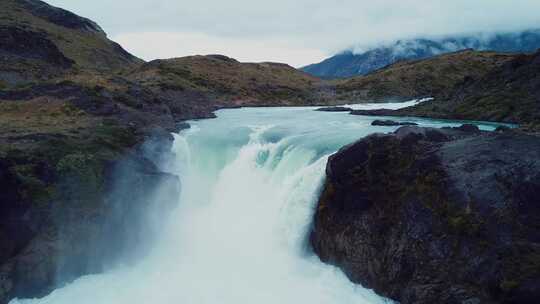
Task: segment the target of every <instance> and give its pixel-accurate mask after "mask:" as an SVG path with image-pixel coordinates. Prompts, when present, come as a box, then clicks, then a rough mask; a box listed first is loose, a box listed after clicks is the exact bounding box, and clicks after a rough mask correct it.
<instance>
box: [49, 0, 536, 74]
mask: <svg viewBox="0 0 540 304" xmlns="http://www.w3.org/2000/svg"><path fill="white" fill-rule="evenodd" d="M49 3H51V4H53V5H56V6H61V7H64V8H67V9H70V10H72V11H75V12H77V13H79V14H81V15H84V16H86V17H89V18H92V19H94V20H96V21H97V22H99V23H100V24H101V25H102V27H103V28H104V29H105V30H106V31H108V32H109V33H110V35H111V36H112V37H113V38H117V39H118V40H120V42H123V43H124V45H125V46H126V47H127V48H128V49H130V50H135V52H136V54H137V52H139V53H140V54H143V53H144V55H140V54H139V55H140V56H143V57H145V58H147V59H150V58H158V57H161V56H162V55H165V54H167V55H168V57H171V56H170V55H169V54H175V56H184V55H190V54H195V53H197V52H201V51H203V50H207V49H214V48H215V49H216V51H212V52H209V53H217V52H219V51H220V50H224V51H229V52H232V54H226V55H230V56H235V53H236V54H238V55H236V56H237V57H238V59H240V60H244V61H245V60H248V61H250V60H257V61H261V60H260V58H263V56H264V58H266V59H263V61H264V60H272V61H276V60H279V61H285V62H288V63H290V64H293V65H295V66H299V65H302V64H304V63H305V62H314V61H317V60H319V59H320V58H319V57H321V56H322V55H321V54H325V55H331V54H333V53H335V52H338V51H340V50H343V49H346V48H350V47H353V46H357V45H361V46H364V45H365V46H367V45H372V44H376V43H380V42H381V41H391V40H394V39H402V38H413V37H419V36H441V35H450V34H458V33H473V32H498V31H505V32H507V31H514V30H522V29H526V28H535V27H540V19H539V18H538V12H539V11H540V1H538V0H512V1H509V0H476V1H470V0H453V1H449V0H446V1H441V0H432V1H427V0H378V1H371V0H370V1H366V0H334V1H326V0H295V1H290V0H273V1H257V0H229V1H222V0H197V1H188V0H129V1H127V0H123V1H121V0H117V1H110V0H93V1H87V0H50V1H49ZM152 35H155V36H153V37H152ZM167 37H169V38H171V37H172V38H171V39H172V40H174V41H175V42H174V43H171V41H167V40H162V38H163V39H165V38H167ZM194 37H195V38H194ZM197 37H198V38H197ZM182 39H186V40H185V43H181V42H179V41H180V40H182ZM141 41H149V42H151V43H147V44H146V46H145V45H144V44H143V43H142V42H141ZM194 42H199V44H198V45H193V43H194ZM239 46H241V47H239ZM265 48H268V51H267V52H263V51H264V49H265ZM239 49H242V50H241V51H240V50H239ZM256 53H260V54H261V56H257V55H256ZM287 53H290V54H291V55H289V56H287V55H286V54H287ZM173 57H174V56H173Z"/></svg>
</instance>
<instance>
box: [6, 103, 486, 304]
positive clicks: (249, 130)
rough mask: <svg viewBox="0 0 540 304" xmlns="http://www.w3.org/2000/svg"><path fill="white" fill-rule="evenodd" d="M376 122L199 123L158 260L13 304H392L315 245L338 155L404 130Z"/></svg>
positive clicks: (186, 142)
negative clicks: (328, 168) (331, 159)
mask: <svg viewBox="0 0 540 304" xmlns="http://www.w3.org/2000/svg"><path fill="white" fill-rule="evenodd" d="M373 119H374V118H369V117H362V116H352V115H348V114H346V113H321V112H315V111H313V109H312V108H288V109H286V108H276V109H260V108H257V109H235V110H223V111H219V113H218V118H217V119H213V120H202V121H194V122H192V128H191V129H189V130H185V131H183V132H181V133H180V134H175V141H174V145H173V152H174V154H175V155H176V157H175V158H174V159H173V160H172V161H170V162H168V163H165V164H162V168H163V170H166V171H168V172H170V173H173V174H177V175H179V176H180V178H181V181H182V184H183V186H182V194H181V197H179V198H178V199H179V207H178V208H177V209H176V210H175V211H174V213H173V214H171V216H170V217H169V220H168V222H167V223H166V225H165V227H166V229H164V231H163V232H162V234H161V235H160V239H159V240H158V241H157V245H156V247H155V248H154V249H153V251H152V252H151V254H150V255H149V256H148V257H146V258H145V259H144V260H142V261H140V263H138V264H137V265H135V266H130V267H127V266H126V267H117V268H115V269H111V270H110V271H107V272H106V273H103V274H98V275H91V276H86V277H82V278H79V279H78V280H76V281H75V282H73V283H71V284H68V285H66V286H65V287H63V288H59V289H57V290H55V291H54V292H53V293H52V294H50V295H49V296H47V297H45V298H43V299H33V300H30V299H27V300H22V299H20V300H13V301H12V302H11V303H12V304H23V303H24V304H27V303H54V304H68V303H69V304H72V303H78V304H85V303H88V304H90V303H91V304H95V303H100V304H109V303H110V304H132V303H167V304H169V303H170V304H173V303H184V304H190V303H194V304H199V303H200V304H206V303H208V304H215V303H223V304H226V303H231V304H232V303H234V304H241V303H258V304H265V303H272V304H274V303H295V304H298V303H311V304H315V303H321V304H322V303H358V304H361V303H387V302H388V300H385V299H383V298H381V297H379V296H377V295H375V294H374V293H373V292H372V291H370V290H368V289H365V288H363V287H362V286H359V285H355V284H352V283H351V282H350V281H349V280H348V279H347V278H346V276H345V275H344V274H343V273H342V272H341V271H340V270H339V269H337V268H335V267H333V266H330V265H325V264H322V263H321V262H320V261H319V259H318V258H317V257H316V256H315V255H314V254H312V252H311V250H310V247H309V243H308V241H307V235H308V233H309V230H310V225H311V220H312V216H313V212H314V208H315V206H316V202H317V196H318V194H319V191H320V187H321V183H322V182H323V179H324V170H325V165H326V161H327V158H328V156H329V155H330V154H332V153H334V152H335V151H337V150H338V149H339V148H340V147H342V146H344V145H346V144H348V143H350V142H353V141H354V140H356V139H358V138H360V137H362V136H365V135H368V134H371V133H373V132H389V131H392V130H394V129H395V127H373V126H371V125H370V123H371V121H372V120H373ZM396 120H400V119H399V118H396ZM409 121H411V119H409ZM413 121H414V122H416V123H419V124H420V125H422V126H435V127H440V126H454V125H457V124H458V123H453V122H448V121H435V120H426V119H414V120H413ZM482 128H484V129H492V128H493V126H492V125H482Z"/></svg>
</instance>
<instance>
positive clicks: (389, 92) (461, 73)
mask: <svg viewBox="0 0 540 304" xmlns="http://www.w3.org/2000/svg"><path fill="white" fill-rule="evenodd" d="M514 57H515V56H514V55H506V54H499V53H494V52H479V51H474V50H465V51H460V52H455V53H450V54H445V55H441V56H437V57H433V58H429V59H424V60H415V61H404V62H398V63H395V64H392V65H390V66H388V67H386V68H383V69H380V70H377V71H374V72H372V73H370V74H368V75H365V76H358V77H353V78H350V79H345V80H336V81H334V82H333V83H334V84H335V92H336V95H337V98H338V99H340V100H344V101H347V102H349V103H352V102H361V101H364V102H365V101H372V102H385V101H386V102H387V101H404V100H411V99H415V98H422V97H434V98H441V97H444V96H446V95H447V94H451V92H453V90H454V89H455V88H456V86H458V85H460V84H461V83H463V82H464V81H470V80H471V79H480V78H482V77H483V76H484V75H486V74H487V73H488V72H490V71H491V70H492V69H494V68H496V67H498V66H501V65H503V64H504V63H506V62H508V61H509V60H511V59H513V58H514Z"/></svg>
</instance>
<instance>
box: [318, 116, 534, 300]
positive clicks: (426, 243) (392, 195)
mask: <svg viewBox="0 0 540 304" xmlns="http://www.w3.org/2000/svg"><path fill="white" fill-rule="evenodd" d="M538 194H540V139H539V138H537V137H533V136H529V135H522V134H516V133H514V132H504V133H485V132H479V131H478V130H475V129H474V128H471V127H468V126H465V127H462V128H454V129H452V128H446V129H430V128H419V127H409V126H408V127H402V128H400V129H399V130H398V131H396V132H395V133H393V134H386V135H382V134H378V135H373V136H370V137H367V138H365V139H362V140H360V141H358V142H356V143H354V144H352V145H350V146H347V147H345V148H343V149H342V150H341V151H339V152H338V153H337V154H335V155H334V156H332V157H331V158H330V160H329V162H328V166H327V181H326V184H325V187H324V191H323V193H322V195H321V197H320V200H319V204H318V208H317V212H316V215H315V225H314V229H313V232H312V234H311V243H312V245H313V248H314V250H315V252H316V253H317V254H318V255H319V257H320V258H321V259H322V260H323V261H324V262H328V263H332V264H335V265H337V266H339V267H341V268H342V269H343V270H344V272H345V273H346V274H347V275H348V276H349V278H350V279H351V280H352V281H354V282H356V283H360V284H362V285H364V286H366V287H369V288H373V289H375V291H376V292H378V293H379V294H381V295H384V296H387V297H390V298H392V299H394V300H397V301H400V302H401V303H534V301H535V299H538V298H539V297H540V244H539V241H540V228H539V227H538V224H537V223H538V222H539V221H540V201H539V200H538V199H537V196H538Z"/></svg>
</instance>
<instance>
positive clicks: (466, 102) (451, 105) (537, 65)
mask: <svg viewBox="0 0 540 304" xmlns="http://www.w3.org/2000/svg"><path fill="white" fill-rule="evenodd" d="M538 71H540V51H539V52H537V53H535V54H531V55H518V56H514V58H513V59H512V60H505V62H504V63H503V64H500V65H497V66H496V67H495V68H493V69H491V70H489V71H488V72H487V73H486V74H485V75H483V76H482V77H479V78H476V79H467V81H464V82H462V83H461V84H459V85H458V86H457V87H455V88H454V89H453V90H450V91H449V93H448V94H446V96H443V97H442V98H439V99H436V100H434V101H431V102H426V103H423V104H420V105H418V106H415V107H410V108H406V109H401V110H397V111H375V112H373V111H371V112H370V111H365V112H361V113H360V112H359V113H358V114H372V115H399V116H423V117H436V118H448V119H469V120H487V121H504V122H512V123H519V124H521V125H522V127H523V128H524V129H528V130H531V131H536V130H540V75H539V74H538Z"/></svg>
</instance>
